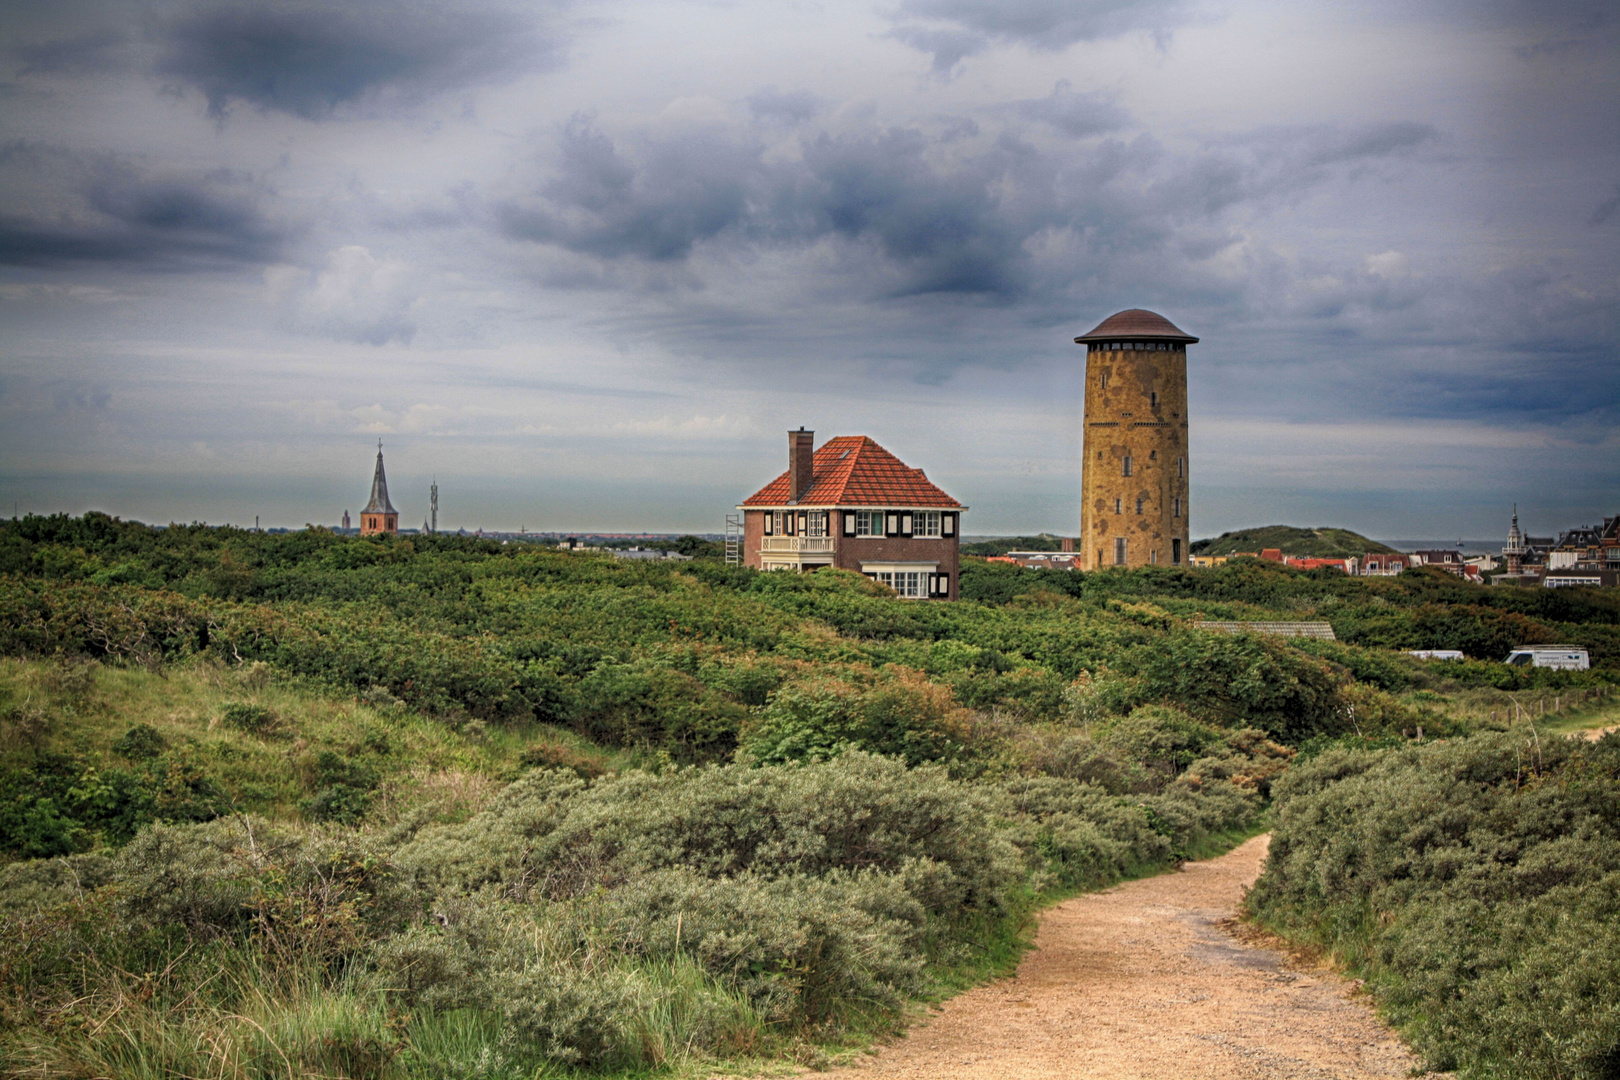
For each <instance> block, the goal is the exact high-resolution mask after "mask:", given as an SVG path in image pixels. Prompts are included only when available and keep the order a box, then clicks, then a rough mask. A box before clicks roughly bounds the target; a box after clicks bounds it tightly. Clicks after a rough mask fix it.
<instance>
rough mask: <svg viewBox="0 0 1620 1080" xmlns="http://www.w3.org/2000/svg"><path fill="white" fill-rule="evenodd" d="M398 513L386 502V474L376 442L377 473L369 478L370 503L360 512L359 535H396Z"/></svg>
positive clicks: (379, 444)
mask: <svg viewBox="0 0 1620 1080" xmlns="http://www.w3.org/2000/svg"><path fill="white" fill-rule="evenodd" d="M398 532H399V511H398V510H395V509H394V504H393V503H391V502H389V501H388V474H387V473H385V472H383V455H382V440H381V439H378V440H377V471H376V472H375V473H373V474H372V476H371V501H370V502H368V503H366V506H365V509H364V510H361V511H360V535H361V536H371V535H373V534H376V533H398Z"/></svg>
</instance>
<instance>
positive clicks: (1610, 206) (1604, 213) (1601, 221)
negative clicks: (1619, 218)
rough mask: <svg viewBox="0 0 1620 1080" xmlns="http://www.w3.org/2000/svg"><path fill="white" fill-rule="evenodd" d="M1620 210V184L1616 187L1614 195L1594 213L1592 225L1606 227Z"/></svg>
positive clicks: (1600, 204)
mask: <svg viewBox="0 0 1620 1080" xmlns="http://www.w3.org/2000/svg"><path fill="white" fill-rule="evenodd" d="M1616 210H1620V184H1616V185H1614V195H1613V196H1612V197H1611V198H1608V199H1604V200H1603V201H1602V202H1600V203H1598V207H1597V209H1596V210H1593V211H1592V217H1591V219H1590V223H1591V224H1592V225H1606V224H1608V222H1609V219H1610V218H1612V217H1614V214H1615V211H1616Z"/></svg>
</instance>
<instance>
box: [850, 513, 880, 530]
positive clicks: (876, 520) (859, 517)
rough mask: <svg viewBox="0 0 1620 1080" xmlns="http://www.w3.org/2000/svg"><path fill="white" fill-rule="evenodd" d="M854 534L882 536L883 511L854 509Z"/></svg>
mask: <svg viewBox="0 0 1620 1080" xmlns="http://www.w3.org/2000/svg"><path fill="white" fill-rule="evenodd" d="M855 535H856V536H882V535H883V511H882V510H857V511H855Z"/></svg>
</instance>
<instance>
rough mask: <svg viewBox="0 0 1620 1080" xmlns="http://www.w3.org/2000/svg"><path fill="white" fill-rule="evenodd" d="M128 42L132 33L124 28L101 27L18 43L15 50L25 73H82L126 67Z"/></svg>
mask: <svg viewBox="0 0 1620 1080" xmlns="http://www.w3.org/2000/svg"><path fill="white" fill-rule="evenodd" d="M129 43H130V36H129V34H127V33H126V32H124V31H123V30H122V29H117V28H114V27H101V28H99V29H94V30H86V31H84V32H82V33H78V34H73V35H70V36H68V37H64V38H56V39H52V40H46V41H40V42H34V43H27V44H22V45H18V46H16V47H15V48H14V49H13V50H12V51H13V53H14V54H15V55H16V56H17V58H18V59H19V60H20V61H22V72H23V74H25V75H31V74H35V73H52V74H56V73H65V74H72V75H79V74H84V73H86V72H95V71H111V70H115V69H117V68H121V67H123V66H124V64H125V56H124V51H125V46H127V45H128V44H129Z"/></svg>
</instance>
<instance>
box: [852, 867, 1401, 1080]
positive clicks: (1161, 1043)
mask: <svg viewBox="0 0 1620 1080" xmlns="http://www.w3.org/2000/svg"><path fill="white" fill-rule="evenodd" d="M1268 840H1269V837H1265V836H1260V837H1256V838H1255V839H1253V840H1250V841H1249V842H1248V843H1246V844H1243V845H1242V846H1241V847H1238V848H1236V849H1234V850H1233V851H1231V852H1228V853H1227V854H1226V855H1223V856H1221V857H1220V858H1218V859H1210V860H1207V861H1205V862H1197V863H1189V864H1187V866H1186V867H1185V868H1184V869H1183V870H1182V871H1181V872H1179V873H1171V874H1161V875H1159V876H1158V877H1153V878H1146V879H1143V880H1141V881H1133V882H1130V883H1128V884H1125V885H1121V886H1118V887H1116V888H1113V889H1109V890H1108V891H1106V892H1100V893H1090V894H1088V895H1085V896H1080V897H1076V898H1075V899H1073V900H1068V901H1065V902H1064V903H1062V904H1059V905H1057V906H1056V907H1054V908H1052V909H1051V910H1049V911H1047V912H1046V913H1045V915H1044V916H1043V917H1042V919H1041V926H1040V931H1039V933H1038V934H1037V936H1036V939H1035V949H1034V950H1033V951H1032V952H1031V953H1030V954H1029V955H1028V956H1027V957H1025V959H1024V962H1023V964H1022V965H1021V966H1020V967H1019V969H1018V973H1017V975H1015V976H1013V977H1012V978H1009V979H1003V980H1002V981H1000V982H997V983H993V984H991V985H989V986H984V987H980V988H978V989H976V990H971V991H969V992H968V993H965V994H962V995H961V996H959V997H956V998H953V999H952V1000H950V1001H948V1002H946V1003H945V1005H944V1006H943V1007H942V1008H941V1009H940V1010H939V1011H938V1012H937V1013H935V1014H934V1016H933V1017H932V1018H931V1019H930V1020H928V1021H927V1022H926V1023H924V1024H922V1025H919V1026H917V1027H915V1028H913V1029H912V1031H911V1033H910V1035H909V1036H908V1037H906V1038H903V1039H901V1040H900V1041H898V1042H896V1043H894V1044H893V1045H891V1046H887V1047H884V1048H882V1049H881V1050H880V1051H879V1053H878V1054H877V1055H876V1056H875V1057H867V1058H863V1059H862V1060H861V1062H860V1063H859V1064H857V1065H853V1066H847V1067H844V1068H840V1069H836V1070H833V1071H831V1072H830V1073H827V1074H826V1075H829V1076H834V1077H840V1078H843V1080H882V1078H889V1077H906V1078H917V1080H923V1078H927V1080H939V1078H945V1077H951V1078H955V1077H963V1078H984V1080H1036V1078H1040V1080H1048V1078H1050V1080H1059V1078H1062V1080H1080V1078H1089V1077H1094V1078H1098V1080H1160V1078H1163V1080H1237V1078H1242V1080H1362V1078H1367V1077H1391V1078H1393V1077H1405V1076H1409V1075H1411V1074H1412V1070H1413V1068H1414V1066H1416V1065H1417V1062H1416V1060H1415V1059H1414V1058H1413V1057H1412V1055H1411V1054H1410V1053H1409V1052H1408V1051H1407V1050H1406V1048H1405V1047H1404V1046H1403V1045H1402V1043H1401V1042H1400V1040H1399V1039H1398V1038H1397V1037H1396V1036H1395V1034H1394V1032H1392V1031H1391V1030H1390V1029H1389V1028H1388V1027H1387V1026H1385V1025H1384V1024H1383V1023H1381V1022H1380V1021H1379V1020H1378V1019H1377V1018H1376V1017H1375V1016H1374V1015H1373V1012H1372V1010H1371V1009H1370V1008H1369V1007H1368V1006H1367V1005H1366V1004H1365V1003H1364V1002H1363V1001H1362V1000H1360V999H1357V998H1355V997H1352V996H1351V987H1350V984H1349V983H1348V982H1347V981H1346V980H1344V979H1342V978H1340V977H1338V976H1337V975H1334V974H1333V973H1331V972H1327V971H1321V970H1314V969H1304V968H1301V967H1297V966H1293V965H1290V963H1289V962H1288V961H1287V960H1285V958H1284V957H1283V956H1282V955H1280V954H1279V953H1276V952H1273V951H1271V950H1269V949H1266V948H1263V947H1260V946H1257V945H1255V944H1250V943H1247V942H1245V941H1243V940H1241V939H1240V938H1238V937H1234V936H1233V935H1232V933H1231V932H1229V930H1228V926H1230V925H1231V924H1230V922H1229V920H1231V918H1232V916H1233V914H1234V911H1235V908H1236V906H1237V903H1238V901H1239V900H1240V899H1241V898H1242V896H1243V891H1244V889H1245V888H1246V887H1247V886H1248V885H1249V884H1250V883H1251V882H1253V881H1254V879H1255V878H1256V877H1257V876H1258V875H1259V873H1260V864H1261V863H1262V862H1263V861H1264V859H1265V854H1266V845H1267V841H1268ZM1232 929H1234V930H1237V931H1238V932H1240V933H1241V928H1240V927H1232Z"/></svg>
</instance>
